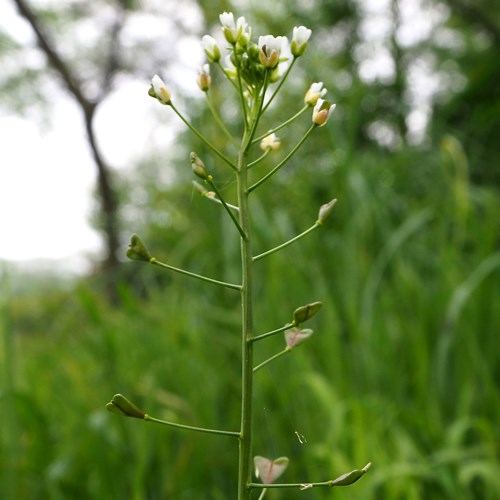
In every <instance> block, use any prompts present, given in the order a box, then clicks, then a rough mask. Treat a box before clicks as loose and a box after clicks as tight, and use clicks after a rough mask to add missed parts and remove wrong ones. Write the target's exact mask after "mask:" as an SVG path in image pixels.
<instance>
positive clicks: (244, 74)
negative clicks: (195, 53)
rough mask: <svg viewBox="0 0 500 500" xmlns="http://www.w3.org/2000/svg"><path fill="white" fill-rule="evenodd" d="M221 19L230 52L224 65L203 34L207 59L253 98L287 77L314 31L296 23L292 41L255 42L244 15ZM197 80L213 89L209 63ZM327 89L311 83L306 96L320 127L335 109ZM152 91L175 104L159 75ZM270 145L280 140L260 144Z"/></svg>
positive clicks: (213, 44)
mask: <svg viewBox="0 0 500 500" xmlns="http://www.w3.org/2000/svg"><path fill="white" fill-rule="evenodd" d="M219 20H220V23H221V31H222V34H223V36H224V39H225V40H226V42H228V44H229V46H228V48H227V49H228V54H227V55H226V56H225V57H224V67H223V66H222V65H221V59H222V57H223V49H222V48H221V47H220V45H219V43H218V42H217V40H216V39H215V38H214V37H212V36H210V35H204V36H203V38H202V40H201V45H202V47H203V50H204V51H205V55H206V56H207V59H208V62H209V63H212V64H216V65H218V66H219V67H220V68H221V69H222V70H223V72H224V74H225V76H226V77H227V78H229V79H230V80H232V81H233V82H235V83H237V85H238V86H239V88H240V89H241V91H242V92H244V94H245V96H246V97H247V98H250V99H252V98H253V99H256V98H258V97H259V96H261V95H262V94H263V93H264V92H265V90H266V88H267V85H268V84H269V83H273V82H276V81H278V80H284V79H285V78H286V77H287V76H288V72H289V71H290V69H291V66H292V65H293V63H294V62H295V60H296V59H297V58H299V57H301V56H302V55H303V54H304V53H305V51H306V49H307V45H308V42H309V39H310V37H311V34H312V32H311V30H310V29H309V28H306V27H305V26H295V27H294V28H293V34H292V39H291V41H289V40H288V38H287V37H286V36H276V37H275V36H273V35H263V36H259V38H258V41H257V43H255V42H253V41H252V28H251V26H249V24H248V22H247V20H246V19H245V18H244V17H238V18H237V19H235V17H234V14H233V13H232V12H224V13H222V14H221V15H220V16H219ZM290 56H291V58H292V61H291V62H290ZM197 83H198V86H199V88H200V89H201V90H202V91H203V92H205V93H207V92H208V91H209V90H210V87H211V83H212V80H211V76H210V66H209V64H204V65H203V66H202V67H201V68H200V69H199V70H198V78H197ZM281 83H283V82H281ZM326 92H327V89H326V88H324V87H323V82H316V83H313V84H311V86H310V87H309V89H308V90H307V92H306V93H305V96H304V103H305V104H306V106H308V107H312V108H313V114H312V122H313V124H314V125H316V126H318V127H322V126H323V125H325V124H326V123H327V121H328V118H329V116H330V115H331V113H332V112H333V110H334V109H335V104H331V103H330V102H329V101H327V100H324V99H323V97H324V96H325V94H326ZM149 95H151V96H152V97H154V98H156V99H157V100H158V101H159V102H160V103H161V104H164V105H170V106H172V102H171V95H170V92H169V90H168V88H167V86H166V85H165V83H164V82H163V80H162V79H161V78H160V77H159V76H158V75H155V76H154V77H153V79H152V81H151V87H150V89H149ZM270 146H272V149H277V147H278V145H277V143H274V144H273V143H272V142H271V143H266V142H265V141H264V143H263V144H262V145H261V147H262V148H263V149H267V148H269V147H270Z"/></svg>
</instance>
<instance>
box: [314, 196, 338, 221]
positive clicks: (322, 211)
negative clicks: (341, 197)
mask: <svg viewBox="0 0 500 500" xmlns="http://www.w3.org/2000/svg"><path fill="white" fill-rule="evenodd" d="M335 203H337V198H334V199H333V200H332V201H329V202H328V203H325V204H324V205H321V207H320V208H319V213H318V222H319V223H320V224H323V222H325V220H326V219H328V217H330V214H331V213H332V210H333V207H334V206H335Z"/></svg>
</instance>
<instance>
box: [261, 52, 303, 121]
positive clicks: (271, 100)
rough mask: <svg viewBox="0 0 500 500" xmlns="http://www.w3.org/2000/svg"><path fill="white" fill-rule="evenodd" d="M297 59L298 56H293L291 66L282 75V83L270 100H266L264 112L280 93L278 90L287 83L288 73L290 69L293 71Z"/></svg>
mask: <svg viewBox="0 0 500 500" xmlns="http://www.w3.org/2000/svg"><path fill="white" fill-rule="evenodd" d="M296 60H297V58H296V57H294V58H293V60H292V62H291V64H290V66H288V69H287V70H286V73H285V74H284V75H283V76H282V77H281V80H280V83H279V84H278V86H277V87H276V90H275V91H274V93H273V95H272V96H271V98H270V99H269V101H267V102H266V105H265V106H264V107H263V108H262V113H264V111H265V110H266V109H267V108H268V106H269V105H270V104H271V103H272V102H273V100H274V98H275V97H276V96H277V95H278V92H279V91H280V89H281V87H282V86H283V84H284V83H285V80H286V79H287V78H288V75H289V74H290V71H292V68H293V65H294V64H295V61H296Z"/></svg>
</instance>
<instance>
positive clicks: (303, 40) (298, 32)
mask: <svg viewBox="0 0 500 500" xmlns="http://www.w3.org/2000/svg"><path fill="white" fill-rule="evenodd" d="M311 33H312V31H311V30H310V29H309V28H306V27H305V26H299V27H297V26H295V28H293V37H292V42H291V44H290V49H291V51H292V54H293V55H294V56H295V57H300V56H301V55H302V54H303V53H304V52H305V51H306V48H307V42H308V41H309V38H310V37H311Z"/></svg>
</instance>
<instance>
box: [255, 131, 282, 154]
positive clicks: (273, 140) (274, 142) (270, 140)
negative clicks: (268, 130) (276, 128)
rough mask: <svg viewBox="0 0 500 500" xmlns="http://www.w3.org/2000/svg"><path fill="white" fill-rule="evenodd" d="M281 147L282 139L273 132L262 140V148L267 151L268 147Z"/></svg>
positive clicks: (274, 148)
mask: <svg viewBox="0 0 500 500" xmlns="http://www.w3.org/2000/svg"><path fill="white" fill-rule="evenodd" d="M280 147H281V140H280V139H279V137H277V136H276V134H275V133H274V132H273V133H272V134H269V135H266V137H264V139H262V141H260V149H262V150H263V151H267V150H268V149H273V150H276V149H279V148H280Z"/></svg>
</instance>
